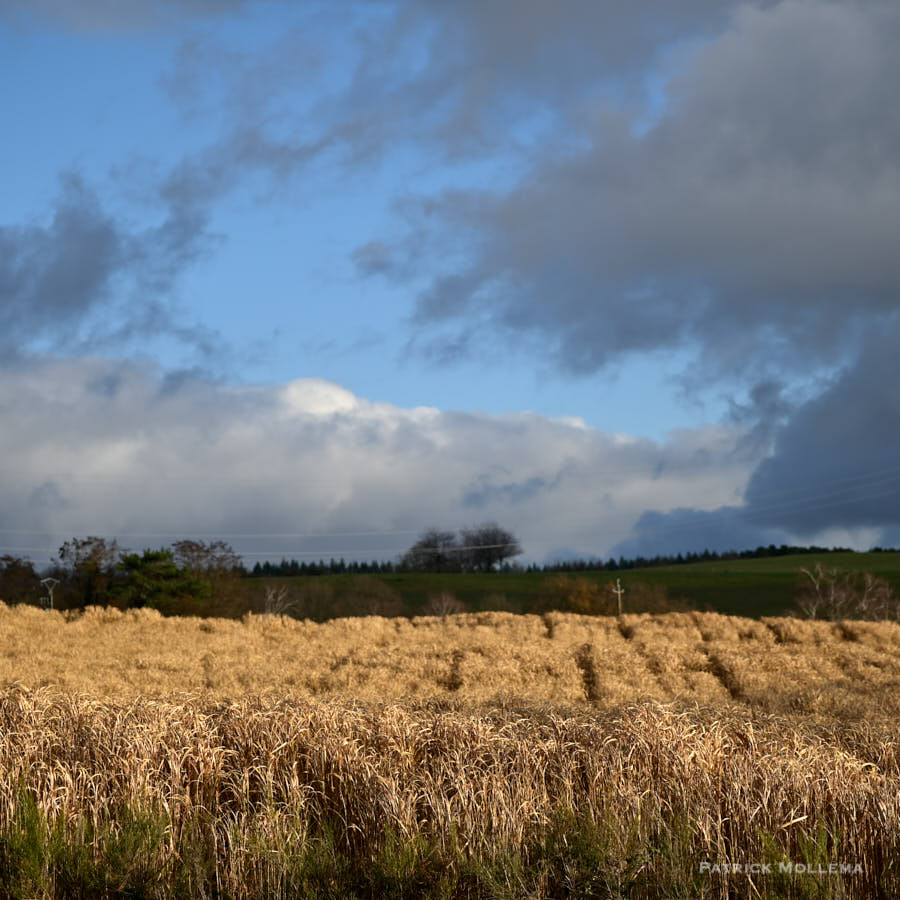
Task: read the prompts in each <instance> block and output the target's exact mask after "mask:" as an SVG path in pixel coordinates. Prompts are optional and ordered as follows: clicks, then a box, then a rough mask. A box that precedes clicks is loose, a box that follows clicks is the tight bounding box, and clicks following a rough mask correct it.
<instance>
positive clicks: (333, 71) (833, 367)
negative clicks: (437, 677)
mask: <svg viewBox="0 0 900 900" xmlns="http://www.w3.org/2000/svg"><path fill="white" fill-rule="evenodd" d="M898 31H900V13H898V12H897V10H896V9H895V7H894V5H893V4H892V3H888V2H880V0H866V2H860V3H854V4H850V3H842V2H825V0H759V2H746V3H731V2H727V3H721V2H715V3H713V2H712V0H685V2H683V3H678V4H669V3H661V2H651V0H640V2H636V3H634V4H630V5H629V6H628V8H625V7H623V6H621V5H619V4H611V3H610V4H606V3H594V2H587V0H569V2H566V3H562V4H555V5H552V6H551V5H548V4H545V3H542V2H539V0H527V2H523V3H521V4H520V5H519V6H518V7H517V13H516V15H515V16H513V17H511V16H510V15H509V5H508V4H503V3H500V2H499V0H496V2H494V0H491V2H482V3H475V2H474V0H472V2H469V0H464V2H460V3H458V4H448V5H442V4H434V3H431V2H427V0H418V2H415V0H359V2H354V0H346V2H341V3H329V4H320V3H314V2H305V3H286V2H275V0H271V2H266V3H255V2H249V0H248V2H243V0H168V2H166V3H162V4H160V3H149V2H145V0H128V2H122V3H119V4H114V5H109V4H107V3H104V2H101V0H88V2H85V3H81V4H78V5H77V7H73V6H72V5H71V4H64V3H62V2H56V0H40V2H36V3H27V4H26V3H24V2H18V0H0V77H2V80H3V83H4V84H6V85H7V86H9V87H10V88H11V89H8V90H6V91H4V92H3V95H2V98H0V115H2V116H3V119H4V123H5V124H4V131H5V132H6V133H7V134H8V135H10V136H12V139H8V140H6V141H4V142H3V144H2V146H0V173H2V174H0V195H2V197H3V203H2V206H0V311H2V317H0V326H3V329H4V332H5V335H6V337H5V338H4V343H3V346H2V347H0V388H2V390H3V394H4V396H6V397H7V398H9V399H8V402H7V404H6V405H5V406H4V407H3V408H2V409H0V419H3V420H4V421H3V422H2V423H0V424H2V428H3V431H4V433H5V435H6V437H5V438H4V439H3V440H4V441H6V443H5V445H4V447H3V450H4V458H5V459H6V460H7V464H6V470H7V474H6V479H5V481H4V483H2V484H0V494H2V496H3V499H4V508H5V509H6V512H5V514H4V517H3V519H2V521H0V528H5V529H6V530H5V532H4V534H5V535H6V536H5V537H3V535H2V534H0V537H2V540H0V544H2V545H3V546H4V547H5V548H7V549H9V550H22V551H23V552H24V551H25V550H26V549H27V551H28V552H29V553H31V555H32V556H34V557H35V558H37V557H39V556H40V555H41V553H40V552H37V551H38V550H39V549H40V548H37V549H36V548H34V547H32V545H33V544H35V543H36V544H39V545H41V546H42V547H44V545H46V546H45V550H42V551H41V552H45V551H46V549H47V548H52V547H53V546H54V544H56V545H58V543H60V542H61V539H65V538H66V537H71V536H73V535H80V534H85V533H89V532H90V533H103V534H108V535H110V536H121V539H122V541H123V543H126V544H127V543H131V544H135V543H140V542H141V541H142V540H144V541H146V540H148V539H149V537H148V536H150V535H152V536H154V537H155V536H157V535H161V536H172V539H175V538H177V537H179V536H198V537H201V536H203V535H205V534H213V533H215V534H225V535H227V536H233V537H234V543H235V544H236V545H240V543H241V541H244V542H245V543H244V545H243V546H244V547H245V548H249V547H250V546H251V544H252V548H251V549H252V552H258V553H263V552H266V553H271V554H277V553H281V552H287V553H292V552H293V553H298V554H299V553H301V552H307V551H308V552H310V553H312V552H314V550H320V549H321V550H323V551H329V552H330V551H335V552H338V551H347V552H348V553H350V552H352V553H354V554H355V553H356V551H357V550H361V551H366V552H362V553H361V554H359V555H370V553H369V552H368V551H371V555H390V553H393V552H394V551H396V550H400V549H402V545H403V543H404V542H408V535H409V534H410V533H412V534H415V533H416V531H417V530H420V529H423V528H425V527H428V526H430V525H440V526H446V527H458V526H461V525H468V524H472V523H473V522H476V521H480V520H486V519H496V520H498V521H500V522H501V523H502V524H504V525H507V526H508V527H512V528H513V529H514V530H516V531H517V533H519V534H520V536H521V537H522V542H523V546H524V548H525V551H526V555H527V557H528V558H532V559H538V560H541V559H545V558H552V557H553V556H554V555H560V554H569V553H575V554H583V555H593V554H597V555H607V554H609V553H611V552H622V551H626V550H627V551H629V552H643V553H653V552H670V551H673V550H695V549H703V547H704V546H714V547H715V548H716V549H728V546H736V545H738V544H741V545H755V544H756V543H762V542H765V543H768V542H769V541H770V540H771V541H775V542H780V541H781V540H792V541H797V542H803V543H805V542H808V541H812V540H818V541H827V540H833V541H835V542H838V543H849V544H851V545H854V546H860V547H863V546H868V545H869V544H870V543H873V542H879V541H881V542H885V541H889V540H890V539H891V538H892V536H894V535H897V534H900V532H898V521H897V519H898V518H900V514H898V513H897V512H896V510H897V505H896V502H895V501H896V494H892V493H891V491H893V490H895V489H896V485H895V482H894V481H893V480H892V479H893V476H894V469H893V468H892V466H893V464H894V463H893V460H894V458H895V457H896V449H897V444H898V437H900V413H898V407H897V402H896V400H895V399H894V395H893V393H892V392H891V391H890V388H889V385H890V384H891V383H892V380H893V377H894V376H895V375H896V365H895V363H894V353H893V351H894V347H895V343H896V341H895V339H896V337H897V336H898V333H900V332H898V324H897V323H898V309H900V294H898V288H900V271H898V263H897V259H898V254H897V253H896V234H897V233H898V231H897V230H896V226H898V225H900V222H898V221H897V220H898V219H900V204H898V202H897V201H898V199H900V197H898V185H900V180H898V175H900V172H898V169H900V157H898V149H900V122H898V120H897V117H896V114H895V113H894V112H893V108H894V105H893V104H892V103H891V102H890V91H889V90H888V88H887V85H890V84H892V83H896V81H895V76H896V75H898V74H900V73H898V72H897V71H896V70H897V67H898V63H897V62H896V60H895V58H894V57H895V54H894V53H893V52H892V49H891V46H892V45H891V37H892V36H896V35H897V32H898ZM98 385H102V386H103V389H102V390H100V389H98V387H97V386H98ZM304 398H305V399H304ZM323 398H325V399H323ZM60 404H62V406H60ZM419 408H427V409H419ZM300 420H302V422H301V421H300ZM841 421H852V422H853V423H854V428H853V429H852V430H851V429H849V428H846V429H841V428H839V427H837V426H836V424H835V423H840V422H841ZM298 423H299V424H298ZM51 443H52V445H53V446H54V447H56V450H55V451H54V452H50V450H49V449H48V447H49V445H50V444H51ZM238 447H241V448H242V450H243V454H244V455H243V456H242V455H241V454H240V453H239V452H238V450H237V448H238ZM804 452H806V453H810V454H813V455H814V456H815V458H816V464H815V465H810V464H809V461H808V460H807V459H806V458H805V457H804V456H803V453H804ZM97 458H103V459H106V460H107V462H108V465H106V466H105V468H104V467H101V469H100V470H97V468H96V466H95V465H94V460H95V459H97ZM162 459H167V460H168V467H162V466H161V464H160V463H159V462H158V461H159V460H162ZM300 460H302V461H303V468H302V469H299V468H298V466H299V465H300V462H299V461H300ZM295 461H296V462H295ZM176 471H179V472H181V474H180V476H178V477H176V475H175V474H174V473H175V472H176ZM310 472H313V473H317V474H315V475H310ZM373 472H379V473H380V475H379V476H378V477H377V478H376V477H375V476H374V475H373V474H372V473H373ZM213 475H214V476H215V478H213ZM179 477H180V478H181V479H182V480H181V481H179ZM379 478H380V481H379ZM317 479H318V480H317ZM373 479H374V480H373ZM206 481H210V483H212V481H215V483H217V484H219V485H220V489H219V493H218V494H217V495H216V497H215V500H214V501H213V500H212V499H211V495H210V494H209V493H207V492H206V491H205V489H201V486H202V484H203V483H205V482H206ZM313 482H314V483H313ZM185 483H189V484H191V485H196V486H197V487H196V494H197V497H196V502H194V503H193V504H189V505H188V506H189V508H185V507H184V505H183V503H182V501H184V500H185V499H186V498H185V490H186V489H185V487H184V485H185ZM149 484H153V485H154V488H153V495H154V496H153V497H152V498H148V497H147V496H146V492H147V490H148V485H149ZM288 484H290V485H294V487H295V488H296V491H294V488H291V489H290V490H289V491H288V492H287V493H288V495H289V496H290V497H292V502H293V506H291V505H290V504H286V502H285V491H286V485H288ZM103 485H106V487H103ZM221 485H226V486H227V487H226V488H222V487H221ZM323 485H330V486H331V487H330V489H329V490H330V493H329V490H325V489H324V488H323V487H322V486H323ZM379 485H380V487H379ZM210 490H212V488H211V487H210ZM788 490H797V491H800V493H799V494H797V499H796V502H795V503H794V504H793V507H792V508H793V510H794V513H795V514H792V513H791V512H790V511H785V510H784V509H783V504H777V503H773V497H775V498H777V497H779V496H781V495H782V494H783V492H785V491H788ZM188 493H190V491H188ZM316 497H318V499H315V498H316ZM813 509H815V510H821V515H815V516H811V515H806V514H804V511H806V510H813ZM188 531H190V532H191V533H190V534H187V532H188ZM358 532H362V533H365V535H366V536H367V540H369V539H370V537H371V536H372V535H373V534H375V535H381V537H380V538H379V539H378V540H374V542H370V546H367V547H364V548H359V547H358V546H357V545H358V543H359V541H358V539H357V538H356V533H358ZM273 534H289V535H291V537H289V538H285V539H284V540H282V539H280V538H279V539H278V540H277V541H276V540H275V539H273V538H269V537H267V538H259V539H258V540H250V539H249V538H246V537H240V538H238V536H239V535H240V536H245V535H273ZM303 535H324V536H326V537H325V538H323V540H324V541H325V543H327V544H328V545H329V546H324V545H323V544H322V543H321V541H320V542H319V543H315V542H313V543H314V544H315V546H313V544H311V543H310V540H311V539H310V540H306V542H305V543H304V540H303V539H302V537H301V536H303ZM334 535H344V537H334ZM317 540H318V539H317ZM23 541H24V543H23ZM248 542H249V543H248ZM311 548H312V549H311ZM239 549H240V546H239ZM247 552H251V551H250V550H248V551H247Z"/></svg>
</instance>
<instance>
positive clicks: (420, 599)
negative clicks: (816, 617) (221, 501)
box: [244, 553, 900, 617]
mask: <svg viewBox="0 0 900 900" xmlns="http://www.w3.org/2000/svg"><path fill="white" fill-rule="evenodd" d="M817 562H819V563H821V564H822V565H823V566H827V567H829V568H833V567H837V568H840V569H857V570H860V571H865V572H872V573H873V574H876V575H879V576H880V577H882V578H884V579H885V580H886V581H888V582H889V583H890V584H891V585H892V586H893V587H894V589H895V590H897V591H898V592H900V553H823V554H802V555H796V556H776V557H765V558H760V559H738V560H729V561H724V562H723V561H716V562H699V563H689V564H686V565H675V566H659V567H652V568H646V569H627V570H623V571H618V572H607V571H590V572H573V573H570V577H572V578H587V579H590V580H591V581H596V582H598V583H600V584H606V583H607V582H609V581H615V579H616V578H619V579H621V582H622V587H623V588H624V589H625V594H624V607H625V610H626V611H627V610H628V589H629V585H633V584H635V583H644V584H662V585H664V586H665V587H666V588H667V590H668V596H669V598H670V599H671V600H682V601H685V602H686V603H687V604H689V605H690V606H691V607H692V608H695V609H699V610H712V611H715V612H721V613H727V614H730V615H740V616H749V617H754V616H771V615H779V614H781V613H783V612H785V611H786V610H788V609H789V608H790V607H791V606H792V605H793V596H794V593H795V591H796V589H797V586H798V584H799V583H800V582H801V579H802V577H803V576H802V574H801V569H803V568H808V569H812V568H813V567H814V566H815V565H816V563H817ZM358 577H359V576H354V575H317V576H300V577H295V578H267V579H246V580H245V582H244V584H245V585H246V586H247V588H248V589H251V590H253V591H255V592H256V593H257V594H259V593H261V592H262V591H263V590H264V585H266V584H268V585H271V584H276V583H277V584H284V585H286V586H287V587H288V588H289V590H303V588H304V587H305V586H308V585H310V584H311V583H314V582H315V583H318V584H319V585H322V586H324V585H330V586H331V588H332V590H333V591H334V595H335V596H336V597H340V596H341V595H343V594H344V593H345V592H347V591H351V590H353V589H354V585H355V584H357V585H358V582H357V581H355V579H357V578H358ZM365 577H366V578H370V579H377V580H378V581H380V582H381V583H383V584H384V585H386V586H387V587H389V588H390V589H391V590H392V591H394V592H396V593H397V594H399V595H400V597H401V598H402V600H403V602H404V605H405V606H406V607H407V608H408V609H409V610H410V611H411V612H413V613H415V612H418V611H421V610H422V609H423V608H424V607H425V606H426V604H427V603H428V598H429V597H430V596H432V595H434V594H439V593H441V592H443V591H447V592H449V593H451V594H453V596H454V597H456V599H457V600H460V601H461V602H463V603H464V604H465V605H466V607H467V608H468V609H471V610H485V609H508V610H510V611H513V612H529V611H532V609H533V608H534V607H535V604H536V601H537V599H538V596H539V594H540V591H541V586H542V584H543V583H544V582H545V581H546V580H547V579H548V578H551V577H554V576H553V574H552V573H544V572H529V573H526V572H493V573H465V574H433V573H403V574H386V575H370V576H365ZM254 582H256V583H255V584H254ZM501 598H502V599H501Z"/></svg>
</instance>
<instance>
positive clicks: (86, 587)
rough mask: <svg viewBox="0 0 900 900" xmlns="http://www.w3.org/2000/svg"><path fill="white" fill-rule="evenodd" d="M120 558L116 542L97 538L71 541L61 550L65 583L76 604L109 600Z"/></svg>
mask: <svg viewBox="0 0 900 900" xmlns="http://www.w3.org/2000/svg"><path fill="white" fill-rule="evenodd" d="M118 556H119V545H118V544H117V543H116V541H114V540H110V539H108V538H102V537H95V536H92V537H86V538H72V540H71V541H66V542H65V543H64V544H63V545H62V547H60V548H59V562H60V566H61V567H62V569H63V571H64V573H65V574H66V577H65V578H64V579H63V580H64V582H65V584H66V587H68V588H70V589H71V591H72V592H73V593H74V595H75V602H76V603H78V604H79V605H83V606H88V605H89V604H91V603H103V602H105V601H106V600H107V599H108V597H109V590H110V586H111V584H112V579H113V576H114V574H115V565H116V562H117V559H118Z"/></svg>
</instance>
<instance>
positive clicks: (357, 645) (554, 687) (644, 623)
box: [0, 605, 900, 720]
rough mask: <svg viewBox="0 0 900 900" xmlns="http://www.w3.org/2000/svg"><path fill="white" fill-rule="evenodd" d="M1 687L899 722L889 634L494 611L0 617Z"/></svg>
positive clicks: (898, 680) (872, 626) (30, 610)
mask: <svg viewBox="0 0 900 900" xmlns="http://www.w3.org/2000/svg"><path fill="white" fill-rule="evenodd" d="M12 684H20V685H24V686H26V687H53V688H58V689H60V690H66V691H76V692H80V693H85V694H91V695H93V696H97V697H107V698H117V699H127V698H132V697H137V696H157V697H162V696H165V695H167V694H170V693H172V692H189V693H203V694H204V695H205V696H207V697H213V698H220V699H231V698H236V697H240V696H246V695H261V694H263V695H268V696H276V697H285V696H291V697H297V698H305V699H328V698H351V699H353V700H365V701H383V700H388V699H394V700H401V699H415V700H419V701H422V700H429V699H453V700H456V701H465V702H476V703H481V704H485V703H488V704H490V703H493V704H498V703H509V702H514V701H528V702H540V703H548V704H553V705H556V706H565V707H572V706H582V705H586V704H591V705H592V706H593V707H594V708H603V707H617V706H619V705H621V704H623V703H639V702H645V701H654V702H665V703H675V704H687V705H690V704H701V705H716V706H733V707H737V708H739V709H743V710H746V709H750V710H754V711H762V712H767V713H768V712H772V713H794V714H804V715H808V716H816V717H825V718H828V717H832V718H836V719H840V720H847V719H854V718H857V719H858V718H871V717H877V718H881V719H888V720H889V719H891V718H894V719H898V718H900V625H897V624H892V623H861V622H839V623H831V622H816V621H806V620H799V619H763V620H762V621H756V620H751V619H740V618H735V617H729V616H722V615H718V614H715V613H669V614H664V615H625V616H622V617H618V618H617V617H594V616H578V615H574V614H562V613H549V614H547V615H545V616H543V617H539V616H521V615H514V614H512V613H496V612H495V613H469V614H462V615H450V616H434V617H422V618H418V619H413V620H408V619H383V618H378V617H369V618H362V619H341V620H335V621H331V622H326V623H323V624H314V623H311V622H301V621H297V620H294V619H290V618H284V617H280V616H268V615H264V616H247V617H245V618H244V620H243V621H240V622H239V621H232V620H224V619H219V620H217V619H191V618H186V619H178V618H168V619H167V618H163V617H162V616H160V615H159V614H158V613H156V612H153V611H151V610H137V611H131V612H126V613H123V612H119V611H118V610H113V609H100V608H90V609H88V610H87V612H85V613H84V614H83V615H78V614H69V613H59V612H55V613H47V612H43V611H41V610H38V609H35V608H34V607H28V606H18V607H6V606H3V605H0V687H2V686H3V685H7V686H8V685H12Z"/></svg>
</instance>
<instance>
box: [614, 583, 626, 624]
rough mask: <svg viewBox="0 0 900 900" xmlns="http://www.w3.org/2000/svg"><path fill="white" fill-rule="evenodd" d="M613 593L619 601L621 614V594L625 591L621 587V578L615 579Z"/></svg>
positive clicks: (620, 613) (620, 612)
mask: <svg viewBox="0 0 900 900" xmlns="http://www.w3.org/2000/svg"><path fill="white" fill-rule="evenodd" d="M613 593H614V594H615V595H616V599H617V600H618V601H619V615H620V616H621V615H622V594H624V593H625V588H623V587H622V579H621V578H617V579H616V586H615V587H614V588H613Z"/></svg>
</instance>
